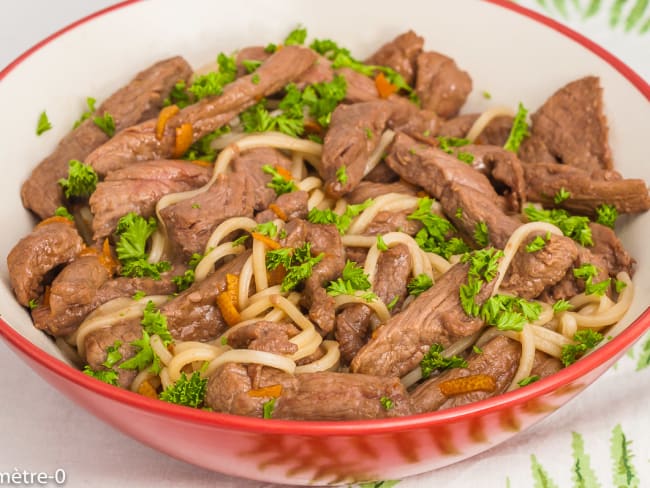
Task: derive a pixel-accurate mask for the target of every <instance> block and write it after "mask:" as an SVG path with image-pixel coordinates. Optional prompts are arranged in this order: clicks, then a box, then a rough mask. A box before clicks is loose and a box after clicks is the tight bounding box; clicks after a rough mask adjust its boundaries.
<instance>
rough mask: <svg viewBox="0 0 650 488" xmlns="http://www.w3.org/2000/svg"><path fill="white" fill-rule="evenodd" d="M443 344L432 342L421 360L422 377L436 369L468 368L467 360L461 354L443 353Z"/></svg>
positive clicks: (426, 376)
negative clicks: (444, 354)
mask: <svg viewBox="0 0 650 488" xmlns="http://www.w3.org/2000/svg"><path fill="white" fill-rule="evenodd" d="M443 349H444V348H443V347H442V344H437V343H434V344H431V347H430V348H429V350H428V351H427V353H426V354H425V355H424V357H423V358H422V360H421V361H420V369H421V370H422V378H428V377H429V376H431V373H433V372H434V371H436V370H439V369H452V368H466V367H467V361H465V360H464V359H463V358H461V357H460V356H451V357H445V356H443V355H442V351H443Z"/></svg>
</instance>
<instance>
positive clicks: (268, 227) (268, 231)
mask: <svg viewBox="0 0 650 488" xmlns="http://www.w3.org/2000/svg"><path fill="white" fill-rule="evenodd" d="M253 232H257V233H258V234H262V235H265V236H268V237H275V236H276V235H277V233H278V226H277V225H275V224H274V223H273V222H272V221H269V222H265V223H263V224H257V225H256V226H255V228H254V229H253Z"/></svg>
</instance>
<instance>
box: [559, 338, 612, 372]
mask: <svg viewBox="0 0 650 488" xmlns="http://www.w3.org/2000/svg"><path fill="white" fill-rule="evenodd" d="M573 340H574V341H575V344H567V345H565V346H562V354H561V356H560V359H561V360H562V363H563V364H564V365H565V366H569V365H571V364H573V363H575V362H576V361H577V360H578V359H580V358H581V357H582V356H584V355H585V354H586V353H587V352H588V351H590V350H592V349H593V348H594V347H596V346H597V345H598V344H599V343H600V341H602V340H603V335H602V334H601V333H600V332H596V331H595V330H592V329H585V330H579V331H578V332H576V333H575V335H574V336H573Z"/></svg>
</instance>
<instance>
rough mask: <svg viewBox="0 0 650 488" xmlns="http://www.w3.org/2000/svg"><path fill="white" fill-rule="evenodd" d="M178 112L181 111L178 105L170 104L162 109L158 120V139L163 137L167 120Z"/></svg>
mask: <svg viewBox="0 0 650 488" xmlns="http://www.w3.org/2000/svg"><path fill="white" fill-rule="evenodd" d="M178 112H180V108H178V106H176V105H169V106H168V107H165V108H163V109H162V110H161V111H160V113H159V114H158V120H156V139H158V140H161V139H162V138H163V135H164V134H165V127H166V126H167V122H168V121H169V119H171V118H172V117H173V116H174V115H176V114H177V113H178Z"/></svg>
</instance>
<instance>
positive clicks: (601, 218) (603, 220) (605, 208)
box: [596, 203, 618, 229]
mask: <svg viewBox="0 0 650 488" xmlns="http://www.w3.org/2000/svg"><path fill="white" fill-rule="evenodd" d="M616 219H618V210H616V207H615V206H614V205H608V204H606V203H603V204H602V205H599V206H598V207H597V208H596V222H598V223H599V224H601V225H606V226H607V227H610V228H612V229H613V228H614V225H616Z"/></svg>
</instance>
